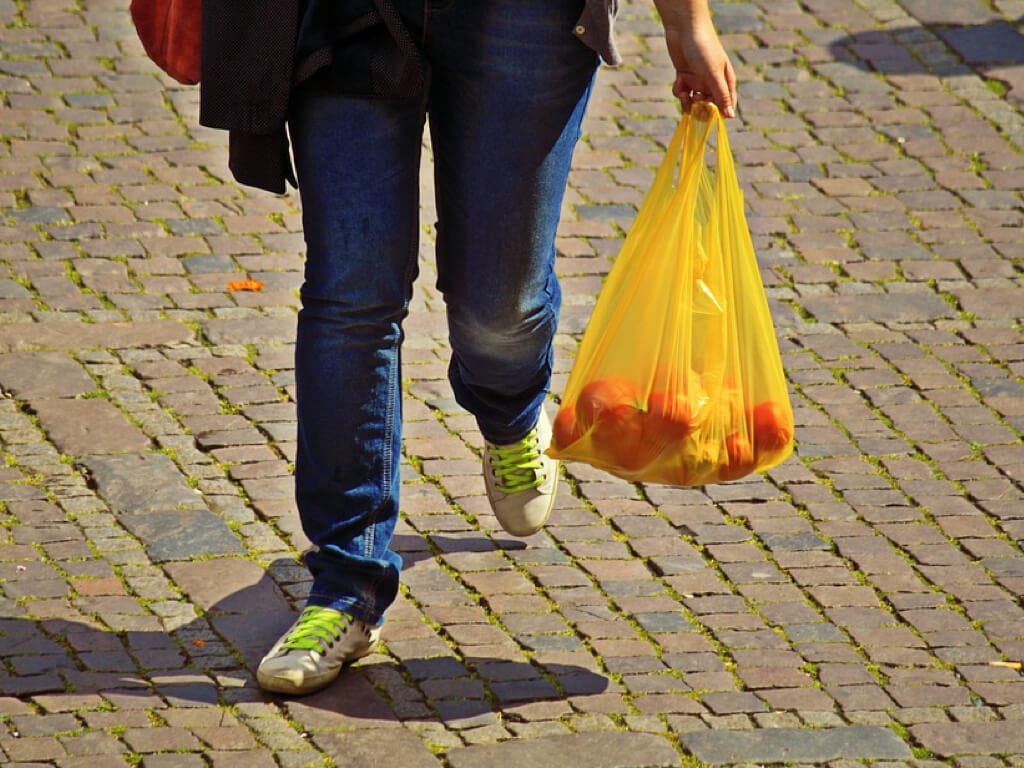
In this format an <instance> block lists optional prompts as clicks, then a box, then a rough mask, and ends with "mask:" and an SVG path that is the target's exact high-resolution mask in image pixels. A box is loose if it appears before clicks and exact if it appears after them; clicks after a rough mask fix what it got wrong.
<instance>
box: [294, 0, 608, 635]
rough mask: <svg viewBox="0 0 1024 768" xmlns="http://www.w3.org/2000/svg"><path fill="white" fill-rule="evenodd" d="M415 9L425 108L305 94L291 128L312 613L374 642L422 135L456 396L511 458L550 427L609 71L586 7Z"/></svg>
mask: <svg viewBox="0 0 1024 768" xmlns="http://www.w3.org/2000/svg"><path fill="white" fill-rule="evenodd" d="M416 1H417V2H418V5H419V11H418V13H420V14H421V16H420V17H419V18H418V19H416V20H415V21H414V22H413V23H412V24H410V28H413V29H415V33H416V34H417V36H418V38H419V39H418V43H419V44H420V45H421V46H422V51H423V53H424V57H425V59H426V63H427V69H428V71H427V74H428V81H427V87H426V89H425V92H424V93H422V94H421V95H419V96H416V97H413V98H408V99H380V98H378V99H373V98H355V97H349V96H343V95H338V94H337V93H332V92H324V91H323V90H320V91H317V90H315V89H310V90H308V91H306V90H303V89H300V90H299V91H298V92H297V94H296V100H295V103H294V105H293V107H292V115H291V117H290V121H289V130H290V132H291V138H292V143H293V147H294V152H295V162H296V170H297V173H298V179H299V189H300V193H301V199H302V207H303V226H304V231H305V239H306V244H307V261H306V267H305V279H304V284H303V286H302V291H301V294H302V308H301V310H300V313H299V320H298V338H297V347H296V387H297V400H298V448H297V458H296V468H295V479H296V500H297V504H298V508H299V513H300V517H301V520H302V525H303V529H304V531H305V533H306V535H307V536H308V537H309V539H310V541H312V542H313V544H314V545H315V546H314V549H313V550H311V551H310V552H308V553H307V555H306V563H307V565H308V566H309V568H310V570H311V572H312V574H313V577H314V583H313V587H312V590H311V593H310V596H309V604H311V605H322V606H330V607H333V608H337V609H339V610H344V611H348V612H349V613H352V614H353V615H355V616H356V617H357V618H359V619H362V620H363V621H367V622H369V623H371V624H377V623H380V622H381V621H382V620H383V618H382V617H383V614H384V611H385V610H386V608H387V607H388V605H390V604H391V602H392V601H393V600H394V598H395V596H396V594H397V590H398V581H399V572H400V570H401V558H400V557H399V556H398V555H397V554H396V553H395V552H393V551H392V550H391V549H390V548H389V545H390V542H391V538H392V535H393V533H394V529H395V523H396V521H397V518H398V510H399V488H400V477H399V468H400V456H401V437H402V411H401V401H402V392H401V372H400V366H401V355H400V349H401V344H402V321H403V319H404V318H405V317H406V314H407V310H408V305H409V301H410V297H411V294H412V286H413V281H414V279H415V278H416V275H417V250H418V236H419V230H420V226H419V199H418V196H419V166H420V155H421V145H422V139H423V130H424V126H425V124H429V130H430V138H431V147H432V151H433V159H434V167H435V179H434V182H435V197H436V200H437V215H438V222H437V242H436V253H437V273H438V289H439V290H440V292H441V293H442V295H443V297H444V300H445V303H446V307H447V313H448V326H449V339H450V345H451V364H450V370H449V378H450V381H451V386H452V389H453V391H454V394H455V397H456V399H457V401H458V402H459V403H460V404H461V405H462V406H463V407H464V408H466V410H468V411H469V412H470V413H472V414H473V415H474V416H475V417H476V419H477V422H478V424H479V427H480V431H481V433H482V434H483V435H484V437H485V438H487V439H488V440H490V441H491V442H495V443H510V442H515V441H516V440H518V439H519V438H521V437H522V436H524V435H525V434H526V433H527V432H529V431H530V429H532V428H533V426H534V425H535V424H536V421H537V418H538V416H539V413H540V408H541V405H542V403H543V401H544V398H545V395H546V393H547V390H548V387H549V383H550V378H551V365H552V357H553V354H552V339H553V337H554V333H555V328H556V324H557V319H558V312H559V307H560V301H561V294H560V291H559V287H558V280H557V278H556V277H555V272H554V260H555V250H554V238H555V230H556V227H557V224H558V220H559V213H560V209H561V204H562V199H563V196H564V193H565V186H566V181H567V178H568V173H569V167H570V163H571V159H572V153H573V149H574V147H575V145H576V143H577V141H578V139H579V137H580V130H581V123H582V120H583V114H584V110H585V108H586V103H587V99H588V97H589V95H590V91H591V87H592V84H593V79H594V72H595V70H596V67H597V62H598V60H597V56H596V54H595V53H594V52H593V51H592V50H591V49H590V48H588V47H586V46H585V45H584V44H583V43H582V42H580V41H579V40H577V39H576V36H575V35H574V33H573V24H574V23H575V22H576V19H577V18H578V17H579V13H580V10H581V8H582V0H488V1H487V2H471V1H470V0H434V1H431V0H427V2H426V5H425V6H424V2H423V0H416ZM401 5H402V7H403V11H404V10H407V6H413V5H415V2H414V0H404V2H403V3H402V4H401Z"/></svg>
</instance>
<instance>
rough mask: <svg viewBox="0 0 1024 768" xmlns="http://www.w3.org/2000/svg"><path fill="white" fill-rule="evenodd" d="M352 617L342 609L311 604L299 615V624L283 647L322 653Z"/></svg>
mask: <svg viewBox="0 0 1024 768" xmlns="http://www.w3.org/2000/svg"><path fill="white" fill-rule="evenodd" d="M350 621H351V618H349V616H348V615H346V614H344V613H342V612H341V611H335V610H334V609H332V608H324V607H322V606H319V605H309V606H306V608H305V609H304V610H303V611H302V614H301V615H300V616H299V624H298V626H297V627H295V629H294V630H293V631H292V632H291V634H289V635H288V639H287V640H285V641H284V643H283V644H282V646H281V648H282V649H283V650H288V651H317V652H318V653H322V652H323V651H324V649H326V648H327V646H328V645H330V644H331V642H332V641H333V640H337V639H338V638H339V637H341V633H342V631H344V629H345V627H346V626H348V624H349V622H350Z"/></svg>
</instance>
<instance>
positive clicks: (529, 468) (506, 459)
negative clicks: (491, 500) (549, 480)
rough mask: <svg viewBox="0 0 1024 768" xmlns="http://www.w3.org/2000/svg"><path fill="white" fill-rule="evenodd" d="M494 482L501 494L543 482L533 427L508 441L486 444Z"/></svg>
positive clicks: (528, 487) (538, 444)
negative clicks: (519, 436) (508, 443)
mask: <svg viewBox="0 0 1024 768" xmlns="http://www.w3.org/2000/svg"><path fill="white" fill-rule="evenodd" d="M487 453H488V455H489V457H490V461H491V470H492V471H493V472H494V479H495V486H496V487H497V489H498V490H499V491H501V492H502V493H505V494H512V493H518V492H520V491H527V490H529V489H530V488H536V487H537V486H539V485H540V484H541V483H543V482H544V472H543V469H544V464H543V463H542V462H541V457H540V440H539V439H538V435H537V430H536V429H532V430H530V432H529V433H527V435H526V437H524V438H523V439H521V440H519V441H518V442H515V443H512V444H510V445H491V444H490V443H488V444H487Z"/></svg>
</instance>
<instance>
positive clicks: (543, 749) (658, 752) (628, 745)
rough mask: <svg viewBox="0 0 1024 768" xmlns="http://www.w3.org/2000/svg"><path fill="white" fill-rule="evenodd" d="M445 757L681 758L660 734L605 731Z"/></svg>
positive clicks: (557, 765) (458, 763)
mask: <svg viewBox="0 0 1024 768" xmlns="http://www.w3.org/2000/svg"><path fill="white" fill-rule="evenodd" d="M445 757H446V758H447V760H448V763H449V765H451V766H452V768H491V767H492V766H494V767H495V768H496V767H497V766H510V765H531V766H536V768H561V767H562V766H566V765H572V766H574V767H575V768H668V767H669V766H676V765H680V764H681V762H682V760H681V758H680V756H679V754H678V753H677V752H676V751H675V750H674V749H673V748H672V746H671V745H670V744H669V742H668V741H667V740H665V739H663V738H662V737H660V736H656V735H654V734H646V733H622V732H608V731H606V732H592V733H577V734H572V735H567V736H548V737H543V738H539V739H532V740H516V741H505V742H502V743H499V744H477V745H473V746H470V747H462V748H458V749H452V750H449V751H448V752H447V753H446V754H445Z"/></svg>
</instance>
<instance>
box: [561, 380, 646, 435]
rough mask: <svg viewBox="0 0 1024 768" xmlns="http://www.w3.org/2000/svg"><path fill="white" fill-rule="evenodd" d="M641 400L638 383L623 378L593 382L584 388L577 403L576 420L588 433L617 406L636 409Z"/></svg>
mask: <svg viewBox="0 0 1024 768" xmlns="http://www.w3.org/2000/svg"><path fill="white" fill-rule="evenodd" d="M639 400H640V388H639V387H638V386H637V384H636V382H633V381H630V380H629V379H627V378H624V377H622V376H610V377H608V378H607V379H596V380H595V381H591V382H590V383H589V384H587V385H586V386H585V387H583V389H582V390H581V391H580V396H579V399H578V400H577V401H576V418H577V420H578V421H579V425H580V430H581V431H583V432H586V431H587V430H589V429H590V428H591V427H592V426H594V424H596V423H597V422H598V421H600V420H601V419H602V418H604V414H606V413H608V412H609V411H611V410H612V409H613V408H616V407H617V406H622V405H629V406H631V407H633V408H636V407H637V405H638V404H639Z"/></svg>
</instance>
